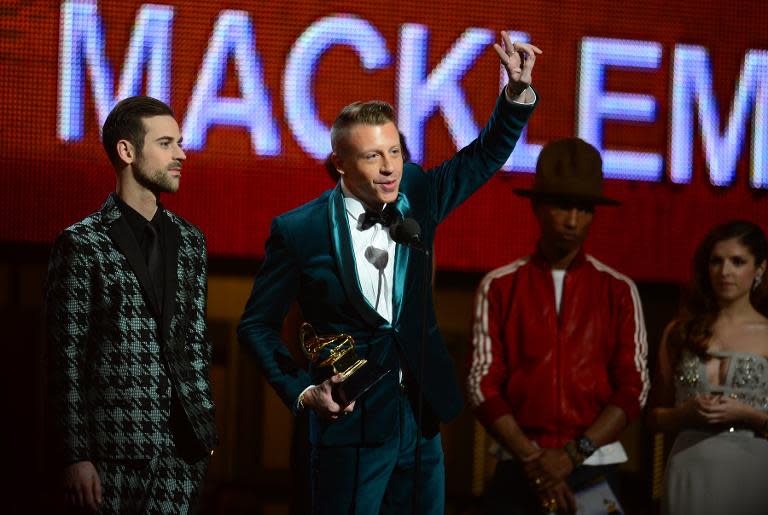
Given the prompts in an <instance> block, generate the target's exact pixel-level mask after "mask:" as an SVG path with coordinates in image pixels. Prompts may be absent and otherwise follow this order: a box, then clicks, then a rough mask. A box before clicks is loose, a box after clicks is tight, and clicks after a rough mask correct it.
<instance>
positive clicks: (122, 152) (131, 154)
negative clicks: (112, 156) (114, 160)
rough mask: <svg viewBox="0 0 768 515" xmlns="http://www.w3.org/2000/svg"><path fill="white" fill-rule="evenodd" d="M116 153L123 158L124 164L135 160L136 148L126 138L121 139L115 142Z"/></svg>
mask: <svg viewBox="0 0 768 515" xmlns="http://www.w3.org/2000/svg"><path fill="white" fill-rule="evenodd" d="M117 155H118V156H120V159H122V160H123V162H124V163H125V164H133V162H134V161H136V149H135V148H134V147H133V144H132V143H131V142H130V141H128V140H126V139H121V140H120V141H118V142H117Z"/></svg>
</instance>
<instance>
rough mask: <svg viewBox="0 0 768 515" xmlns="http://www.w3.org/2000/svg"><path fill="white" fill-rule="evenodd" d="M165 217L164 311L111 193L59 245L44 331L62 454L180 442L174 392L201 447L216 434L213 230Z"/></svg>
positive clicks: (113, 455) (150, 450)
mask: <svg viewBox="0 0 768 515" xmlns="http://www.w3.org/2000/svg"><path fill="white" fill-rule="evenodd" d="M164 214H165V215H166V216H164V217H163V222H162V223H163V231H164V233H165V235H166V236H165V242H166V253H165V285H164V287H165V289H164V291H165V294H164V298H163V300H162V302H163V304H162V310H160V309H159V308H160V306H158V305H157V304H158V301H157V299H156V298H155V295H154V293H150V292H153V289H152V285H151V282H150V281H151V279H150V274H149V271H148V269H147V266H146V264H145V261H144V258H143V255H142V253H141V250H140V248H139V245H138V243H137V242H136V238H135V237H134V236H133V234H132V232H131V229H130V226H129V225H128V222H127V221H126V220H125V218H124V217H122V216H121V212H120V209H119V208H118V206H117V204H116V202H115V198H114V193H113V194H112V195H110V196H109V198H107V201H106V202H105V203H104V205H103V207H102V208H101V210H100V211H98V212H96V213H94V214H92V215H90V216H88V217H86V218H85V219H83V220H82V221H80V222H78V223H76V224H75V225H73V226H71V227H69V228H67V229H65V230H64V231H63V232H62V233H61V234H60V235H59V236H58V238H57V239H56V241H55V243H54V246H53V250H52V254H51V259H50V263H49V268H48V278H47V282H46V297H45V301H46V338H47V345H48V365H49V375H48V376H49V386H50V391H51V398H52V401H53V403H52V404H53V408H54V424H55V426H56V428H57V430H58V433H59V438H60V439H61V443H62V444H63V448H62V449H61V451H62V453H63V456H62V458H63V459H64V460H65V462H75V461H80V460H95V459H106V458H108V459H148V458H152V457H154V456H156V455H157V454H158V453H160V452H163V451H167V450H169V449H171V448H172V445H173V443H172V439H171V432H170V428H169V421H170V412H171V404H172V402H171V401H172V398H173V392H174V391H175V393H176V396H177V398H178V400H179V402H178V404H177V405H180V407H181V410H180V411H183V415H185V418H186V420H187V421H188V422H189V426H190V428H191V430H192V433H193V435H194V437H193V441H196V442H197V446H199V450H200V454H201V456H202V455H205V454H208V453H209V452H210V449H212V448H213V447H214V446H215V445H216V443H217V436H216V426H215V423H214V406H213V400H212V396H211V390H210V381H209V368H210V363H211V354H212V348H211V342H210V340H209V338H208V333H207V329H206V321H205V314H206V297H207V255H206V250H205V238H204V236H203V234H202V233H201V232H200V230H199V229H197V227H195V226H193V225H192V224H190V223H188V222H187V221H185V220H183V219H182V218H180V217H178V216H176V215H174V214H173V213H171V212H169V211H167V210H164ZM160 312H162V315H160V316H158V317H157V318H156V317H155V316H154V314H155V313H160ZM183 418H184V417H182V419H183Z"/></svg>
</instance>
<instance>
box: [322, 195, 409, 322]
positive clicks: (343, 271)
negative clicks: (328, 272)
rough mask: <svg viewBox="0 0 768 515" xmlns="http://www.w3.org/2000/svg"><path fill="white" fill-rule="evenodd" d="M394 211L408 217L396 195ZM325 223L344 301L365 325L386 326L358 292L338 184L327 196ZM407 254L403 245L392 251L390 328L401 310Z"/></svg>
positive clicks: (404, 202) (405, 203) (405, 202)
mask: <svg viewBox="0 0 768 515" xmlns="http://www.w3.org/2000/svg"><path fill="white" fill-rule="evenodd" d="M395 208H396V209H397V211H398V212H399V213H400V214H401V215H402V216H403V217H404V218H405V217H407V216H408V215H409V214H410V211H411V208H410V204H409V203H408V199H407V198H406V197H405V195H403V194H402V193H399V194H398V196H397V200H396V201H395ZM328 221H329V225H330V230H331V242H332V247H333V252H334V258H335V260H336V266H337V267H338V270H339V275H340V276H341V282H342V284H343V285H344V291H345V292H346V293H347V298H349V300H350V301H351V303H352V305H354V306H355V309H357V311H358V313H359V314H360V316H362V317H363V319H364V320H366V321H367V322H368V323H369V324H371V325H373V326H376V327H379V326H381V325H383V324H386V323H387V322H386V321H385V320H384V319H382V318H381V316H380V315H379V314H378V313H377V312H376V310H374V309H373V307H371V305H370V304H369V303H368V301H366V300H365V296H364V295H363V292H362V291H360V282H359V280H358V278H357V266H356V265H355V259H354V256H353V254H352V240H351V236H350V232H349V231H350V229H349V222H348V217H347V210H346V208H345V206H344V193H343V192H342V191H341V184H339V185H337V186H336V188H335V189H334V190H333V191H332V192H331V195H330V197H329V200H328ZM410 254H411V250H410V249H409V248H408V247H407V246H405V245H397V246H396V250H395V273H394V279H393V283H394V284H393V285H392V325H394V324H396V323H397V321H398V319H399V318H400V312H401V310H402V307H403V294H404V293H405V284H406V283H405V279H406V277H405V276H406V272H407V270H408V259H409V257H410Z"/></svg>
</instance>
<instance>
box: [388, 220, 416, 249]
mask: <svg viewBox="0 0 768 515" xmlns="http://www.w3.org/2000/svg"><path fill="white" fill-rule="evenodd" d="M389 234H390V236H392V239H393V240H395V241H396V242H397V243H402V244H404V245H414V244H417V243H419V242H420V241H421V227H420V226H419V222H417V221H416V220H414V219H413V218H405V219H403V220H401V221H398V222H395V223H394V224H392V225H391V226H390V227H389Z"/></svg>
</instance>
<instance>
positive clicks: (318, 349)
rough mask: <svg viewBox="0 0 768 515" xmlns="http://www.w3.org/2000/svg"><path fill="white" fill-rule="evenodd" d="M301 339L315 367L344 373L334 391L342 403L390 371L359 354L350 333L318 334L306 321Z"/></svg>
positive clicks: (306, 354)
mask: <svg viewBox="0 0 768 515" xmlns="http://www.w3.org/2000/svg"><path fill="white" fill-rule="evenodd" d="M299 343H300V344H301V350H302V351H304V355H305V356H306V357H307V359H309V360H310V361H311V362H312V363H313V364H314V365H315V366H316V367H327V369H328V372H329V375H336V374H341V382H340V383H338V384H337V386H336V388H335V389H334V392H333V393H334V397H335V400H336V401H337V402H338V403H339V404H341V405H342V406H346V405H347V404H350V403H351V402H352V401H354V400H355V399H357V398H358V397H360V396H361V395H362V394H364V393H365V392H366V391H368V389H370V388H371V386H373V385H374V384H376V383H377V382H379V380H380V379H381V378H383V377H384V376H385V375H387V373H389V370H388V369H385V368H382V367H381V366H379V365H378V364H376V363H374V362H372V361H368V360H366V359H362V358H359V357H358V356H357V353H356V352H355V341H354V339H352V337H351V336H349V335H348V334H343V333H341V334H331V335H326V336H318V335H317V333H315V330H314V328H313V327H312V326H311V325H309V324H308V323H304V324H302V325H301V329H300V330H299Z"/></svg>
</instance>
